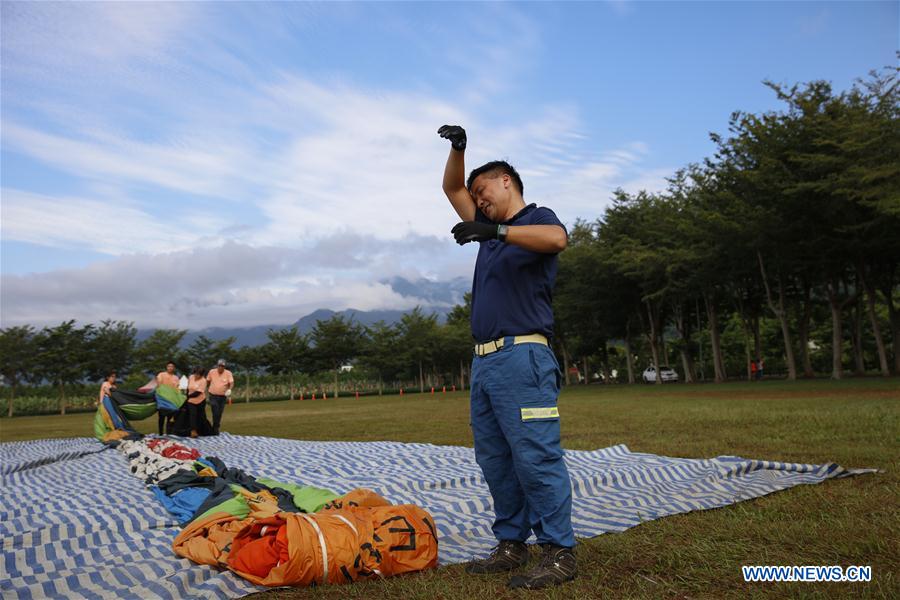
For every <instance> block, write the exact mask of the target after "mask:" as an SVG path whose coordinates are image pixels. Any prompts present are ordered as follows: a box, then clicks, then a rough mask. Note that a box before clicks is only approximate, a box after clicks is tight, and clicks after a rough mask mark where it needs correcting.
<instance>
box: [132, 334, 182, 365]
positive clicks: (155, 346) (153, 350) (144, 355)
mask: <svg viewBox="0 0 900 600" xmlns="http://www.w3.org/2000/svg"><path fill="white" fill-rule="evenodd" d="M186 333H187V331H185V330H184V329H157V330H156V331H154V332H153V333H152V334H150V337H148V338H147V339H145V340H144V341H142V342H141V343H140V344H138V346H137V349H136V350H135V351H134V367H133V368H134V370H136V371H140V372H142V373H145V374H151V375H155V374H156V373H159V372H160V371H162V370H164V369H165V368H166V363H167V362H169V361H174V362H175V363H176V365H178V367H179V368H180V369H181V370H182V371H184V370H186V369H187V367H188V365H187V364H186V363H187V359H186V358H185V357H184V356H183V355H182V353H181V352H180V350H179V345H180V344H181V340H182V338H184V335H185V334H186ZM179 363H183V364H179Z"/></svg>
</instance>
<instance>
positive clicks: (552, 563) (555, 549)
mask: <svg viewBox="0 0 900 600" xmlns="http://www.w3.org/2000/svg"><path fill="white" fill-rule="evenodd" d="M541 547H542V548H543V550H544V555H543V556H542V557H541V562H540V563H539V564H538V566H536V567H535V568H533V569H531V570H530V571H528V572H527V573H523V574H522V575H516V576H515V577H513V578H512V579H510V580H509V587H510V588H513V589H515V588H522V589H526V590H539V589H541V588H546V587H550V586H553V585H559V584H561V583H565V582H567V581H572V580H573V579H575V576H576V575H577V574H578V568H577V566H576V564H575V552H574V550H573V549H572V548H566V547H564V546H556V545H554V544H541Z"/></svg>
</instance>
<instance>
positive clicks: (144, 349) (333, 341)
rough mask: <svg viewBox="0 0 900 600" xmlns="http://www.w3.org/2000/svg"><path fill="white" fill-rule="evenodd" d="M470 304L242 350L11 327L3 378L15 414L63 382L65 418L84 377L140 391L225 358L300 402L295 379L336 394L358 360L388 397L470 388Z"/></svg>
mask: <svg viewBox="0 0 900 600" xmlns="http://www.w3.org/2000/svg"><path fill="white" fill-rule="evenodd" d="M466 300H467V302H466V304H464V305H460V306H457V307H455V308H454V309H453V310H452V311H451V312H450V313H449V315H448V316H447V319H446V320H445V322H444V323H439V321H438V315H436V314H426V313H425V312H424V311H423V310H422V309H421V308H415V309H413V310H412V311H409V312H407V313H406V314H404V315H403V316H402V317H401V319H400V321H399V322H397V323H395V324H387V323H385V322H383V321H379V322H378V323H375V324H374V325H372V326H368V327H366V326H362V325H360V324H359V323H357V322H355V321H354V320H353V319H352V318H344V317H343V316H341V315H335V316H333V317H331V318H330V319H327V320H319V321H316V325H315V327H314V328H313V329H312V331H311V332H309V333H308V334H302V333H300V332H299V331H298V329H297V328H296V327H291V328H287V329H270V330H269V331H268V332H267V337H268V341H267V342H266V343H265V344H262V345H259V346H244V347H241V348H235V347H234V344H235V341H236V340H235V338H234V337H230V338H227V339H224V340H212V339H210V338H209V337H207V336H205V335H200V336H199V337H197V339H195V340H194V341H193V342H192V343H191V344H190V345H188V346H187V347H185V348H182V347H181V343H182V340H183V339H184V336H185V335H186V334H187V331H186V330H183V329H157V330H155V331H154V332H153V333H152V334H151V335H150V336H149V337H147V338H146V339H144V340H142V341H140V342H138V341H137V329H136V328H135V326H134V323H132V322H127V321H114V320H106V321H103V322H101V324H100V325H96V326H95V325H92V324H88V325H84V326H78V325H77V324H76V322H75V321H74V320H70V321H65V322H63V323H61V324H59V325H57V326H55V327H44V328H43V329H41V330H36V329H35V328H34V327H32V326H30V325H22V326H16V327H9V328H6V329H3V330H2V331H0V374H2V375H3V377H4V383H5V384H6V385H7V386H8V388H9V394H8V409H7V413H8V415H9V416H12V414H13V412H14V402H15V397H16V393H17V389H18V388H20V387H22V386H23V385H28V384H32V385H35V384H41V383H46V384H50V385H52V386H54V387H55V388H56V391H57V397H58V400H59V410H60V413H61V414H65V411H66V405H67V390H69V389H71V388H73V387H77V386H79V385H80V384H82V383H83V382H85V381H91V382H99V381H100V380H102V379H103V378H105V377H106V375H107V374H108V373H110V372H112V371H115V372H116V374H117V375H119V376H120V377H123V378H126V384H127V387H131V388H137V387H140V386H141V385H143V384H144V383H146V382H147V379H148V378H149V377H152V376H153V375H155V374H156V373H158V372H160V371H163V370H165V366H166V363H168V362H169V361H172V362H174V363H175V365H176V367H177V369H178V371H179V372H181V373H187V372H189V371H190V370H191V369H193V368H194V367H196V366H199V367H202V368H204V369H210V368H212V366H213V365H214V364H215V363H216V361H217V360H218V359H220V358H224V359H225V360H226V361H227V363H228V365H229V369H232V370H235V371H238V372H245V373H257V374H271V375H278V376H282V377H287V378H288V379H289V381H291V385H290V390H291V393H290V397H291V399H293V397H294V389H295V386H294V385H293V383H294V378H295V377H297V376H300V375H301V374H309V373H321V372H330V373H331V374H332V375H333V378H332V382H333V393H334V394H335V395H337V394H338V392H339V389H338V376H339V373H340V371H341V368H342V367H343V366H344V365H347V364H349V363H351V362H352V363H353V367H354V369H359V370H360V371H362V373H363V376H365V377H368V378H371V379H372V380H373V383H374V385H376V386H377V388H378V390H379V393H380V392H381V390H382V389H383V386H384V382H386V381H394V380H405V381H412V380H415V381H416V382H417V383H418V387H419V391H420V392H423V391H424V390H425V386H426V382H428V383H430V385H438V384H439V382H450V383H452V385H456V384H457V382H458V383H459V386H460V387H461V388H462V387H464V386H465V382H466V378H467V376H468V364H467V363H468V360H469V358H470V357H471V354H472V341H471V334H470V332H469V314H470V308H469V305H468V300H469V296H468V295H467V296H466ZM448 385H449V384H448Z"/></svg>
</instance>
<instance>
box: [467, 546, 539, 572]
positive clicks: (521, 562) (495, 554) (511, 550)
mask: <svg viewBox="0 0 900 600" xmlns="http://www.w3.org/2000/svg"><path fill="white" fill-rule="evenodd" d="M526 563H528V546H526V545H525V543H524V542H514V541H512V540H500V543H499V544H497V545H496V546H494V549H493V550H492V551H491V554H490V556H488V557H487V558H476V559H475V560H473V561H472V562H470V563H469V564H467V565H466V573H473V574H478V575H484V574H486V573H504V572H508V571H512V570H513V569H518V568H519V567H524V566H525V564H526Z"/></svg>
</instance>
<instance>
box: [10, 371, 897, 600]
mask: <svg viewBox="0 0 900 600" xmlns="http://www.w3.org/2000/svg"><path fill="white" fill-rule="evenodd" d="M559 404H560V410H561V413H562V415H563V445H564V447H566V448H569V449H573V450H588V449H595V448H600V447H604V446H609V445H612V444H618V443H625V444H627V445H628V446H629V447H630V448H631V450H633V451H638V452H652V453H655V454H665V455H669V456H682V457H710V456H716V455H721V454H735V455H740V456H745V457H749V458H762V459H772V460H782V461H790V462H804V463H807V462H808V463H822V462H829V461H834V462H837V463H839V464H841V465H843V466H845V467H877V468H879V469H882V470H883V471H884V472H882V473H878V474H874V475H863V476H860V477H853V478H850V479H844V480H837V481H834V480H832V481H828V482H826V483H824V484H822V485H817V486H799V487H797V488H793V489H790V490H787V491H784V492H779V493H776V494H773V495H770V496H766V497H763V498H759V499H756V500H751V501H748V502H742V503H739V504H736V505H733V506H729V507H725V508H722V509H716V510H710V511H703V512H697V513H690V514H686V515H677V516H673V517H669V518H666V519H661V520H657V521H651V522H649V523H645V524H643V525H641V526H639V527H635V528H633V529H630V530H628V531H626V532H624V533H620V534H607V535H602V536H599V537H596V538H592V539H589V540H582V541H581V543H580V545H579V548H578V557H579V569H580V575H579V578H578V579H577V580H576V581H575V582H574V583H572V584H568V585H566V586H564V587H562V588H560V589H557V590H552V591H549V592H539V593H534V592H531V593H524V592H509V591H507V590H506V588H505V582H506V577H504V576H488V577H479V578H474V577H470V576H466V575H465V574H464V573H463V570H462V567H461V566H460V565H454V566H450V567H444V568H440V569H437V570H435V571H432V572H429V573H423V574H417V575H415V576H409V577H398V578H395V579H389V580H386V581H380V582H368V583H360V584H354V585H352V586H340V587H327V588H312V589H297V590H273V591H270V592H265V593H263V594H262V595H264V596H268V597H270V598H274V599H281V598H292V599H293V598H329V599H338V598H397V599H400V598H402V599H404V600H406V599H408V598H427V599H429V600H431V599H435V600H437V599H448V600H450V599H454V600H455V599H459V600H462V599H469V598H475V599H485V600H488V599H490V600H495V599H501V598H520V597H521V598H601V597H609V598H622V597H626V598H744V597H751V598H755V597H778V598H780V597H799V598H844V597H849V596H860V597H867V598H897V597H900V568H898V566H900V563H898V558H897V557H898V556H900V542H898V540H900V519H898V512H900V511H898V506H900V476H898V470H900V452H898V449H900V381H898V380H897V379H887V380H883V379H863V380H847V381H839V382H833V381H825V380H821V381H811V382H795V383H787V382H775V381H766V382H761V383H730V384H724V385H692V386H689V385H672V386H661V387H659V386H608V387H606V386H589V387H576V388H570V389H567V390H566V391H565V392H564V393H563V395H562V397H561V398H560V403H559ZM92 419H93V416H92V415H90V414H77V415H69V416H65V417H60V416H41V417H22V418H14V419H11V420H3V421H0V427H2V429H0V439H2V440H3V441H12V440H22V439H35V438H47V437H70V436H83V435H90V434H91V433H90V432H91V422H92ZM136 425H137V426H138V427H139V428H141V430H142V431H145V432H149V431H151V430H152V429H153V428H155V426H156V420H155V418H154V419H149V420H147V421H144V422H142V423H136ZM224 425H225V428H226V429H227V430H228V431H230V432H232V433H238V434H247V435H266V436H272V437H285V438H294V439H305V440H360V441H366V440H397V441H404V442H430V443H435V444H460V445H469V446H470V445H471V443H472V439H471V432H470V430H469V425H468V403H467V398H466V397H465V395H464V394H461V393H456V394H449V393H448V394H446V395H442V394H436V395H434V396H431V395H430V394H425V395H416V394H411V395H406V396H403V397H402V398H401V397H399V396H390V397H384V398H377V397H375V398H371V397H370V398H362V399H360V400H355V399H352V398H348V399H344V398H342V399H339V400H326V401H322V400H317V401H315V402H311V401H304V402H300V401H294V402H267V403H257V404H240V403H238V404H235V405H233V406H230V407H228V408H227V409H226V412H225V418H224ZM148 501H149V499H148ZM746 564H761V565H832V564H837V565H843V566H848V565H871V566H872V570H873V580H872V582H870V583H865V584H863V583H857V584H845V583H828V584H825V583H821V584H812V583H806V584H799V583H798V584H782V583H779V584H776V583H757V584H746V583H744V582H743V581H742V578H741V572H740V567H741V565H746Z"/></svg>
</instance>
